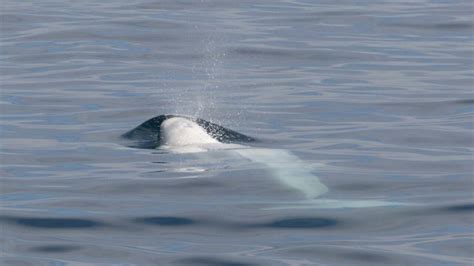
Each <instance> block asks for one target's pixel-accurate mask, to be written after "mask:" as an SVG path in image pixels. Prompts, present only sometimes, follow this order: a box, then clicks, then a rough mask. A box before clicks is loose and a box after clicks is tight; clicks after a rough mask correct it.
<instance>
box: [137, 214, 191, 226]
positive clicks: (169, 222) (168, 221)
mask: <svg viewBox="0 0 474 266" xmlns="http://www.w3.org/2000/svg"><path fill="white" fill-rule="evenodd" d="M133 221H134V222H136V223H143V224H149V225H158V226H183V225H191V224H196V221H194V220H191V219H188V218H182V217H173V216H153V217H141V218H135V219H133Z"/></svg>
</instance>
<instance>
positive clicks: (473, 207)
mask: <svg viewBox="0 0 474 266" xmlns="http://www.w3.org/2000/svg"><path fill="white" fill-rule="evenodd" d="M443 210H444V211H448V212H472V211H474V204H472V203H467V204H459V205H452V206H447V207H444V208H443Z"/></svg>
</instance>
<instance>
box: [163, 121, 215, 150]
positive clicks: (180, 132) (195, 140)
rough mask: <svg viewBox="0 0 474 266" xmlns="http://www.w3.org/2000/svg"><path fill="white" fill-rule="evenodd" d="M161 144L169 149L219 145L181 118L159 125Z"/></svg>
mask: <svg viewBox="0 0 474 266" xmlns="http://www.w3.org/2000/svg"><path fill="white" fill-rule="evenodd" d="M160 127H161V128H160V129H161V140H160V141H161V144H162V145H167V146H171V147H181V146H187V145H199V144H209V143H219V142H218V141H217V140H215V139H214V138H212V137H211V136H209V135H208V134H207V132H206V131H205V130H204V129H203V128H202V127H201V126H199V125H198V124H197V123H195V122H193V121H191V120H189V119H186V118H181V117H173V118H169V119H166V120H165V121H163V123H161V126H160Z"/></svg>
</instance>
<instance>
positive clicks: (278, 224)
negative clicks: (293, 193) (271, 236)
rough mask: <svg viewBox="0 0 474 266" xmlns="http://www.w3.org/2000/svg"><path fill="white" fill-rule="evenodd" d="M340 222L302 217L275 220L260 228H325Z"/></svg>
mask: <svg viewBox="0 0 474 266" xmlns="http://www.w3.org/2000/svg"><path fill="white" fill-rule="evenodd" d="M339 223H340V222H339V221H337V220H335V219H331V218H310V217H303V218H291V219H281V220H275V221H273V222H269V223H265V224H262V225H260V226H263V227H272V228H296V229H299V228H302V229H304V228H306V229H307V228H314V229H316V228H326V227H334V226H336V225H338V224H339Z"/></svg>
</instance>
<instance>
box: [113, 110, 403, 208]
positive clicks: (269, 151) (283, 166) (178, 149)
mask: <svg viewBox="0 0 474 266" xmlns="http://www.w3.org/2000/svg"><path fill="white" fill-rule="evenodd" d="M122 137H123V138H125V139H128V140H131V141H132V143H131V144H130V145H129V146H130V147H133V148H143V149H161V150H166V151H168V152H172V153H177V154H183V153H186V154H191V153H194V154H197V155H196V156H200V155H202V154H203V153H205V152H211V151H227V152H229V153H233V154H237V155H238V156H240V157H241V158H243V159H247V160H249V161H251V162H253V163H257V164H261V165H263V166H265V167H266V168H267V169H268V170H269V171H270V172H271V174H272V176H273V177H274V178H275V179H277V180H278V181H279V182H280V183H281V184H282V185H285V186H286V187H288V188H291V189H293V190H294V191H296V192H298V193H299V194H300V195H301V196H302V198H303V199H300V200H297V201H294V202H288V201H282V202H278V206H274V207H270V208H267V209H286V208H365V207H380V206H398V205H402V203H398V202H389V201H383V200H372V199H367V200H344V199H342V200H341V199H328V198H324V199H321V198H320V197H321V196H322V195H324V194H326V193H328V192H329V188H328V187H327V186H326V185H325V184H323V183H322V182H321V180H320V179H319V177H318V176H316V175H315V174H314V173H313V170H314V169H313V167H312V166H311V165H309V164H308V163H306V162H304V161H303V160H301V159H300V158H299V157H298V156H296V155H294V154H293V153H292V152H290V151H287V150H284V149H273V148H262V147H258V146H256V144H258V143H259V142H260V140H259V139H257V138H254V137H250V136H247V135H245V134H242V133H239V132H237V131H234V130H231V129H228V128H225V127H223V126H220V125H218V124H215V123H212V122H209V121H207V120H204V119H201V118H195V117H190V116H184V115H172V114H165V115H159V116H156V117H153V118H151V119H148V120H146V121H145V122H143V123H142V124H140V125H138V126H137V127H135V128H134V129H132V130H130V131H128V132H126V133H125V134H123V135H122ZM273 203H275V202H273Z"/></svg>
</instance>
